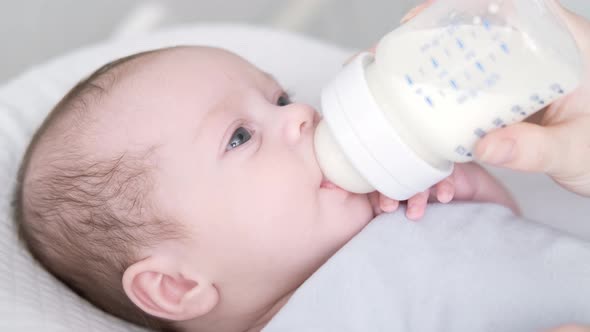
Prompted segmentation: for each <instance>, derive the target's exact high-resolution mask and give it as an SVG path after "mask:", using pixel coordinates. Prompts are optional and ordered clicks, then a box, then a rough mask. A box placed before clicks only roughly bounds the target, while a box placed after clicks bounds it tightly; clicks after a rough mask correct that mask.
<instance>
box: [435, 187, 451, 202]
mask: <svg viewBox="0 0 590 332" xmlns="http://www.w3.org/2000/svg"><path fill="white" fill-rule="evenodd" d="M437 196H438V201H439V202H441V203H443V204H446V203H449V202H450V201H451V200H452V199H453V194H451V192H450V191H448V190H444V191H443V192H441V193H440V194H438V195H437Z"/></svg>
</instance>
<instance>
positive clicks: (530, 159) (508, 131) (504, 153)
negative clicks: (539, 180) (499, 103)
mask: <svg viewBox="0 0 590 332" xmlns="http://www.w3.org/2000/svg"><path fill="white" fill-rule="evenodd" d="M561 145H562V144H560V139H559V135H556V128H552V127H542V126H539V125H536V124H531V123H525V122H520V123H517V124H514V125H511V126H508V127H506V128H502V129H498V130H495V131H492V132H490V133H489V134H487V135H486V136H485V137H483V138H482V139H481V140H480V141H479V142H478V143H477V145H476V147H475V157H476V158H477V159H478V160H479V161H482V162H484V163H487V164H490V165H495V166H502V167H507V168H511V169H514V170H520V171H529V172H543V173H554V172H558V171H559V170H558V169H556V167H558V166H559V164H560V162H559V161H560V160H561V159H562V154H564V153H565V151H564V149H562V148H561Z"/></svg>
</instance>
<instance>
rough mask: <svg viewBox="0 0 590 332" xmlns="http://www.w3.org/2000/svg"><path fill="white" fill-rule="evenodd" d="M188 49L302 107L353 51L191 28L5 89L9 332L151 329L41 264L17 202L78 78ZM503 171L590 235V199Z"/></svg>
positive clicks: (0, 211) (2, 248)
mask: <svg viewBox="0 0 590 332" xmlns="http://www.w3.org/2000/svg"><path fill="white" fill-rule="evenodd" d="M180 44H200V45H210V46H219V47H224V48H227V49H229V50H232V51H234V52H236V53H238V54H240V55H242V56H243V57H245V58H247V59H248V60H250V61H251V62H253V63H254V64H255V65H257V66H259V67H260V68H262V69H264V70H265V71H267V72H269V73H271V74H273V75H274V76H276V77H277V79H278V80H279V81H280V82H281V83H282V84H283V86H284V87H285V88H286V89H287V90H289V91H291V92H293V93H294V94H295V100H298V101H303V102H307V103H309V104H311V105H313V106H316V107H317V106H318V105H319V99H318V93H319V91H320V89H321V87H322V86H323V85H324V84H325V83H326V82H327V81H328V80H329V79H330V78H331V77H332V76H333V75H334V74H335V73H336V72H337V71H338V70H339V69H340V67H341V64H342V63H343V62H344V61H345V60H346V59H347V58H348V57H349V56H350V55H351V54H352V53H353V52H352V51H351V50H344V49H341V48H338V47H335V46H333V45H329V44H327V43H325V42H320V41H316V40H312V39H310V38H305V37H302V36H298V35H294V34H290V33H287V32H280V31H275V30H269V29H265V28H260V27H252V26H243V25H201V26H199V25H197V26H186V27H179V28H175V29H170V30H165V31H161V32H157V33H152V34H150V35H145V36H136V37H130V38H125V39H118V40H110V41H107V42H105V43H103V44H100V45H97V46H94V47H89V48H85V49H82V50H80V51H77V52H74V53H71V54H68V55H64V56H62V57H59V58H57V59H55V60H53V61H49V62H47V63H45V64H43V65H40V66H37V67H33V68H31V69H30V70H29V71H27V72H25V73H23V74H22V75H21V76H19V77H17V78H16V79H14V80H13V81H11V82H9V83H8V84H6V85H4V86H2V87H0V179H1V180H2V182H1V183H2V186H0V252H2V254H1V256H0V278H1V279H0V280H1V281H2V282H1V283H0V331H48V332H52V331H98V332H102V331H109V332H110V331H142V329H139V328H134V327H132V326H130V325H129V324H126V323H124V322H122V321H120V320H118V319H115V318H113V317H111V316H109V315H106V314H104V313H102V312H101V311H99V310H98V309H95V308H94V307H93V306H91V305H89V304H88V303H87V302H86V301H84V300H82V299H80V298H79V297H77V296H76V295H75V294H74V293H73V292H71V291H70V290H69V289H67V288H66V287H64V286H63V285H62V284H61V283H59V282H58V281H56V280H55V279H54V278H53V277H52V276H51V275H49V274H48V273H47V272H45V270H43V269H42V268H41V267H40V266H39V265H37V264H36V263H35V262H34V261H33V260H32V258H31V257H30V255H29V254H28V253H27V252H26V251H25V249H24V248H23V247H22V246H21V245H20V243H19V242H18V241H17V238H16V236H15V232H14V230H15V227H14V223H13V221H12V218H11V215H10V209H9V204H10V199H11V194H12V190H13V187H14V183H15V177H16V171H17V168H18V163H19V161H20V158H21V156H22V154H23V151H24V149H25V148H26V145H27V143H28V141H29V139H30V137H31V136H32V134H33V132H34V131H35V129H36V128H37V126H38V125H39V124H40V123H41V121H42V120H43V118H44V116H45V115H46V114H47V112H48V111H49V110H50V109H51V107H52V106H53V105H54V104H55V103H56V102H57V101H58V100H59V99H60V98H61V97H62V96H63V95H64V94H65V93H66V92H67V91H68V90H69V89H70V88H71V87H72V86H73V85H74V84H75V83H76V82H77V81H78V80H80V79H81V78H82V77H84V76H86V75H88V74H89V73H91V72H92V71H93V70H95V69H96V68H98V67H99V66H100V65H102V64H104V63H106V62H108V61H110V60H113V59H115V58H119V57H121V56H124V55H128V54H131V53H135V52H139V51H142V50H148V49H153V48H159V47H165V46H172V45H180ZM494 172H495V173H497V174H499V175H500V177H501V178H504V179H505V180H506V181H505V182H506V183H507V185H508V186H509V187H510V188H511V189H512V190H513V191H514V192H515V193H516V197H517V200H518V201H519V202H520V203H521V205H522V206H523V210H524V211H525V215H530V216H533V217H534V218H533V219H537V220H538V221H542V222H545V223H550V224H551V223H553V224H554V226H556V227H561V228H564V229H570V230H572V231H575V232H577V233H579V234H582V235H583V236H587V237H588V238H590V223H582V221H583V220H586V219H587V216H588V215H590V204H588V202H587V201H585V200H584V199H582V198H579V197H576V196H574V195H572V194H569V193H566V192H565V191H563V190H561V189H559V188H558V187H557V186H555V185H554V184H552V183H551V181H550V180H548V179H546V178H545V177H543V176H542V175H522V174H517V173H512V172H502V171H496V170H495V171H494ZM548 203H551V204H548ZM564 215H565V218H561V217H562V216H564ZM566 221H569V222H566Z"/></svg>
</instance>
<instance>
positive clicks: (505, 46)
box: [500, 43, 510, 54]
mask: <svg viewBox="0 0 590 332" xmlns="http://www.w3.org/2000/svg"><path fill="white" fill-rule="evenodd" d="M500 48H501V49H502V51H504V53H506V54H510V49H509V48H508V45H506V43H501V44H500Z"/></svg>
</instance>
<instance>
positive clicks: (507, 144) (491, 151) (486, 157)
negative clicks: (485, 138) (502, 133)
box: [479, 138, 515, 165]
mask: <svg viewBox="0 0 590 332" xmlns="http://www.w3.org/2000/svg"><path fill="white" fill-rule="evenodd" d="M514 146H515V143H514V140H512V139H508V138H504V139H501V140H500V141H498V142H496V143H493V144H488V146H487V147H486V148H485V150H484V151H483V153H481V156H480V157H479V160H480V161H483V162H484V163H488V164H492V165H502V164H505V163H507V162H509V161H511V160H513V159H514Z"/></svg>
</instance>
